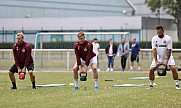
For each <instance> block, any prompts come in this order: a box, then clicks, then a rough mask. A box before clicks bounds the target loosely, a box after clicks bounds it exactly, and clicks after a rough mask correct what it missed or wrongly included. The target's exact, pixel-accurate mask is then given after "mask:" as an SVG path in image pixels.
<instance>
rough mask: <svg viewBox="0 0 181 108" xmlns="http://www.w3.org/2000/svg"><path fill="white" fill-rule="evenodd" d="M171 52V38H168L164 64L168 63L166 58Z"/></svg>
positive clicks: (168, 57)
mask: <svg viewBox="0 0 181 108" xmlns="http://www.w3.org/2000/svg"><path fill="white" fill-rule="evenodd" d="M171 52H172V39H171V38H170V40H169V41H168V45H167V58H166V60H165V63H164V65H167V64H168V60H169V59H170V56H171Z"/></svg>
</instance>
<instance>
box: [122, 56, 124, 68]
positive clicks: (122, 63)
mask: <svg viewBox="0 0 181 108" xmlns="http://www.w3.org/2000/svg"><path fill="white" fill-rule="evenodd" d="M121 68H122V71H124V58H123V56H121Z"/></svg>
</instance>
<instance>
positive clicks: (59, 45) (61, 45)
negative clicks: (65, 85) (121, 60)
mask: <svg viewBox="0 0 181 108" xmlns="http://www.w3.org/2000/svg"><path fill="white" fill-rule="evenodd" d="M74 43H75V42H44V43H43V49H73V46H74ZM108 43H109V41H99V44H100V47H101V49H105V48H106V46H107V45H108ZM13 44H14V43H10V42H9V43H0V49H12V47H13ZM115 44H116V45H117V46H118V45H119V44H120V43H115ZM30 45H31V47H32V48H34V44H30ZM129 45H130V48H131V42H129ZM140 47H141V49H151V42H140ZM39 48H40V43H38V44H37V49H39ZM173 48H174V49H181V42H173Z"/></svg>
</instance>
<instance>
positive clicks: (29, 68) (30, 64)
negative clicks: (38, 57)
mask: <svg viewBox="0 0 181 108" xmlns="http://www.w3.org/2000/svg"><path fill="white" fill-rule="evenodd" d="M23 68H24V63H20V69H23ZM27 69H28V71H30V70H32V71H33V70H34V63H33V61H30V63H29V65H28V67H27ZM9 71H10V72H12V73H18V68H17V67H16V65H15V64H14V65H13V66H12V67H11V69H10V70H9Z"/></svg>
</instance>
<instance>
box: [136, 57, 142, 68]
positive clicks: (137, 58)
mask: <svg viewBox="0 0 181 108" xmlns="http://www.w3.org/2000/svg"><path fill="white" fill-rule="evenodd" d="M136 62H137V64H138V71H141V64H140V62H139V56H138V55H137V56H136Z"/></svg>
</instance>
